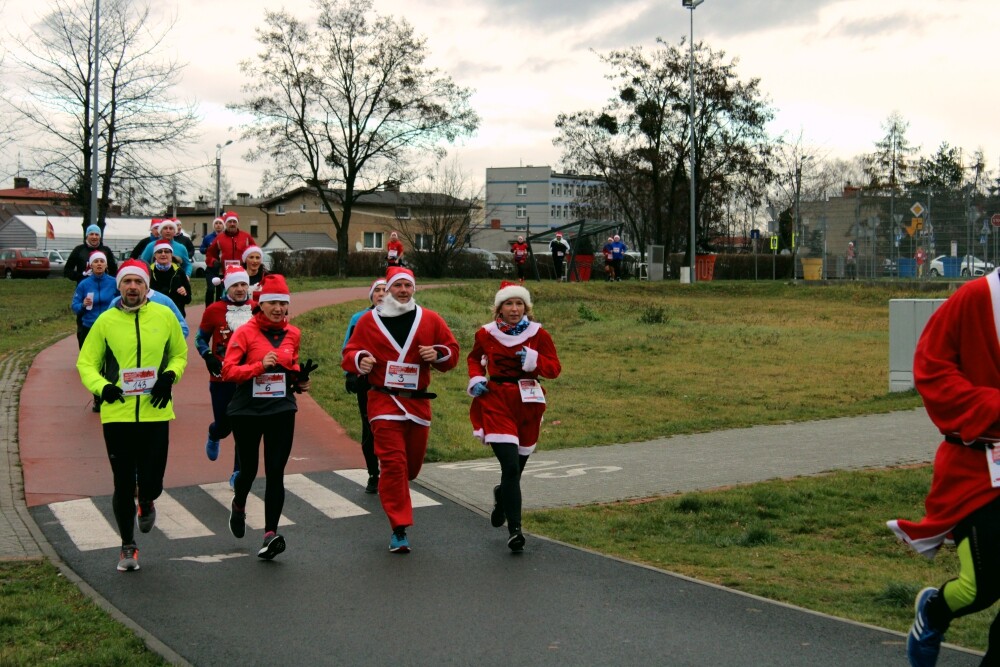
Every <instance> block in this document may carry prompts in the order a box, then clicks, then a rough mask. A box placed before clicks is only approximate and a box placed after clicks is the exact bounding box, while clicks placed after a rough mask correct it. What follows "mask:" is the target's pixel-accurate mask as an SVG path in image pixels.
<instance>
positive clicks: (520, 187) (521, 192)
mask: <svg viewBox="0 0 1000 667" xmlns="http://www.w3.org/2000/svg"><path fill="white" fill-rule="evenodd" d="M517 196H518V197H527V196H528V184H527V183H518V184H517Z"/></svg>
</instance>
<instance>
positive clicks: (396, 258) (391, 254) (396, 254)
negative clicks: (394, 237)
mask: <svg viewBox="0 0 1000 667" xmlns="http://www.w3.org/2000/svg"><path fill="white" fill-rule="evenodd" d="M385 256H386V259H388V260H389V263H390V264H399V262H400V260H402V259H403V244H402V243H401V242H400V241H389V243H388V244H386V246H385Z"/></svg>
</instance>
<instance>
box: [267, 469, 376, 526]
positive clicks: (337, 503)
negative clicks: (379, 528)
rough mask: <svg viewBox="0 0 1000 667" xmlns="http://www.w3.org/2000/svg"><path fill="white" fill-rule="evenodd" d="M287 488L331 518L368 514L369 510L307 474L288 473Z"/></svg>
mask: <svg viewBox="0 0 1000 667" xmlns="http://www.w3.org/2000/svg"><path fill="white" fill-rule="evenodd" d="M285 490H286V491H290V492H292V493H294V494H295V495H297V496H298V497H299V498H301V499H302V500H304V501H305V502H307V503H309V504H310V505H312V506H313V507H315V508H316V509H318V510H319V511H320V512H322V513H323V514H325V515H326V516H328V517H330V518H331V519H342V518H344V517H349V516H361V515H362V514H368V510H366V509H364V508H363V507H359V506H358V505H355V504H354V503H352V502H351V501H349V500H347V499H346V498H344V497H342V496H338V495H337V494H336V493H334V492H333V491H331V490H330V489H328V488H326V487H325V486H323V485H322V484H317V483H316V482H314V481H312V480H311V479H309V478H308V477H306V476H305V475H286V476H285Z"/></svg>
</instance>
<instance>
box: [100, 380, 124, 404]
mask: <svg viewBox="0 0 1000 667" xmlns="http://www.w3.org/2000/svg"><path fill="white" fill-rule="evenodd" d="M101 400H102V401H104V402H105V403H114V402H115V401H121V402H122V403H124V402H125V392H124V391H122V388H121V387H119V386H118V385H116V384H111V383H108V384H106V385H104V389H102V390H101Z"/></svg>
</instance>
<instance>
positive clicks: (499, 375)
mask: <svg viewBox="0 0 1000 667" xmlns="http://www.w3.org/2000/svg"><path fill="white" fill-rule="evenodd" d="M493 317H494V319H493V321H491V322H489V323H488V324H484V325H483V326H482V327H480V328H479V330H478V331H476V337H475V343H474V344H473V347H472V351H470V352H469V356H468V357H467V359H466V362H467V364H468V368H469V385H468V392H469V395H470V396H472V397H473V399H472V406H471V407H470V409H469V419H470V421H471V422H472V432H473V435H475V436H476V437H478V438H479V439H480V440H481V441H482V442H483V443H484V444H486V445H488V446H489V447H491V448H492V449H493V455H494V456H496V458H497V461H499V462H500V484H498V485H497V486H494V487H493V501H494V505H493V512H492V513H491V514H490V523H491V524H492V525H493V526H494V527H495V528H499V527H500V526H502V525H504V522H505V521H506V523H507V531H508V538H507V547H508V548H509V549H510V550H511V551H514V552H518V551H521V550H523V549H524V533H523V532H522V530H521V473H522V472H524V467H525V466H526V465H527V463H528V457H529V456H530V455H531V454H532V453H533V452H534V451H535V448H536V447H537V445H538V434H539V431H540V429H541V424H542V415H543V414H544V413H545V390H544V388H543V387H542V385H541V383H540V382H539V381H538V378H548V379H554V378H557V377H559V373H560V372H561V370H562V366H561V365H560V363H559V357H558V356H557V355H556V348H555V345H554V344H553V343H552V337H551V336H549V334H548V332H547V331H545V330H544V329H543V328H542V325H541V324H539V323H538V322H535V321H534V317H533V315H532V304H531V294H530V293H529V292H528V290H527V289H525V288H524V287H523V286H521V285H515V284H513V283H508V282H504V283H502V284H501V285H500V290H499V291H498V292H497V293H496V296H495V297H494V299H493ZM487 376H488V378H487Z"/></svg>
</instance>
